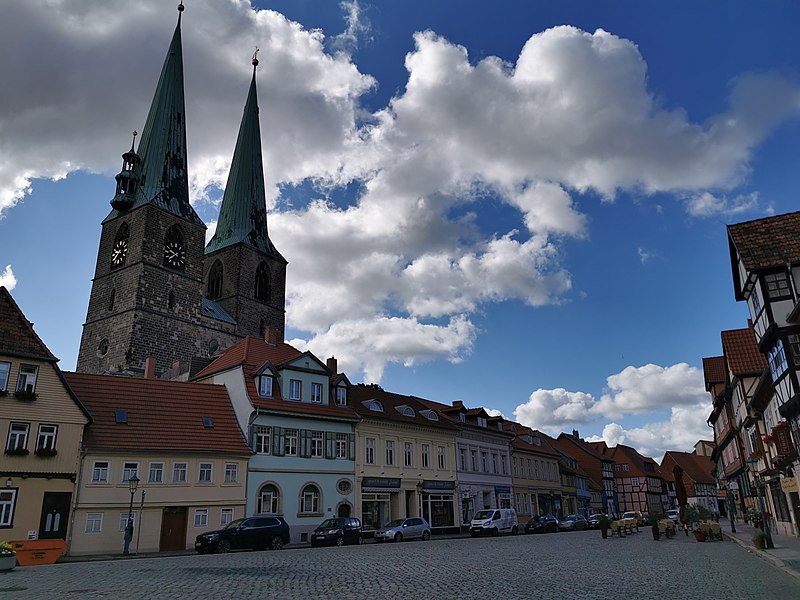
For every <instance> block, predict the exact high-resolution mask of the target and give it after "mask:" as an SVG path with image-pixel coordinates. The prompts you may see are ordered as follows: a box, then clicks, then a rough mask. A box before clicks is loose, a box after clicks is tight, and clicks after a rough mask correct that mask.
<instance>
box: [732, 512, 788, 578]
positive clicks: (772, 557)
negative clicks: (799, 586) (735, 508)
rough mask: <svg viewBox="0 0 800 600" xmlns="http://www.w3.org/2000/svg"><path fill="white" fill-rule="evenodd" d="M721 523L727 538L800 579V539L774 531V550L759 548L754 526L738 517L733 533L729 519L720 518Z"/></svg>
mask: <svg viewBox="0 0 800 600" xmlns="http://www.w3.org/2000/svg"><path fill="white" fill-rule="evenodd" d="M719 524H720V526H721V527H722V534H723V535H724V536H725V537H726V538H728V539H730V540H731V541H734V542H736V543H737V544H739V545H740V546H742V547H743V548H746V549H747V551H748V552H752V553H753V554H756V555H757V556H760V557H761V558H763V559H764V560H766V561H768V562H771V563H772V564H773V565H775V566H776V567H778V568H779V569H781V570H782V571H785V572H786V573H788V574H789V575H792V576H793V577H795V578H797V579H799V580H800V539H798V538H796V537H790V536H786V535H775V534H774V533H773V534H772V543H773V545H774V546H775V548H773V549H772V550H757V549H756V547H755V546H753V542H752V537H753V531H754V528H753V527H750V526H749V525H747V524H746V523H744V522H743V521H739V520H738V519H737V520H736V533H732V532H731V524H730V522H729V521H728V519H725V518H720V520H719Z"/></svg>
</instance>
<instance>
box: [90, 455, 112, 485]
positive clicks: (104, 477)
mask: <svg viewBox="0 0 800 600" xmlns="http://www.w3.org/2000/svg"><path fill="white" fill-rule="evenodd" d="M92 483H108V461H107V460H96V461H94V464H93V465H92Z"/></svg>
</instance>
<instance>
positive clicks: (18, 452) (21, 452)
mask: <svg viewBox="0 0 800 600" xmlns="http://www.w3.org/2000/svg"><path fill="white" fill-rule="evenodd" d="M6 454H8V455H9V456H28V454H30V451H29V450H28V449H27V448H6Z"/></svg>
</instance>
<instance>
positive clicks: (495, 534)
mask: <svg viewBox="0 0 800 600" xmlns="http://www.w3.org/2000/svg"><path fill="white" fill-rule="evenodd" d="M498 535H500V532H499V531H497V527H495V528H494V529H492V537H497V536H498Z"/></svg>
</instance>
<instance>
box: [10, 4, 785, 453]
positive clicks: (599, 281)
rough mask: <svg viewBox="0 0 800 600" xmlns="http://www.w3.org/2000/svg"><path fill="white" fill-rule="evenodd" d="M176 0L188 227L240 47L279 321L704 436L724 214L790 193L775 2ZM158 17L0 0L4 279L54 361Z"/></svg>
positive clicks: (345, 356) (415, 385)
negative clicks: (282, 283)
mask: <svg viewBox="0 0 800 600" xmlns="http://www.w3.org/2000/svg"><path fill="white" fill-rule="evenodd" d="M186 4H187V9H186V11H185V13H184V20H183V40H184V61H185V67H186V69H185V71H186V73H185V77H186V92H187V125H188V144H189V148H188V152H189V161H190V165H189V167H190V171H191V173H192V181H191V185H192V195H193V203H194V205H195V208H196V210H197V211H198V213H199V214H200V216H201V217H202V218H203V219H204V220H205V221H206V223H207V224H208V225H209V232H212V231H213V228H214V226H215V220H216V214H217V211H218V202H219V199H220V198H221V186H223V185H224V183H225V177H226V174H227V167H228V163H229V161H230V155H231V153H232V149H233V144H234V142H235V139H236V129H237V127H238V123H239V119H240V117H241V110H242V106H243V104H244V99H245V95H246V91H247V85H248V83H249V71H250V68H251V67H250V56H251V54H252V52H253V48H254V47H255V46H258V47H260V48H261V51H260V54H259V58H260V59H261V64H260V66H259V72H258V85H259V101H260V106H261V128H262V143H263V146H264V156H265V172H266V177H267V185H268V188H269V190H270V191H269V193H268V208H269V211H270V213H269V224H270V235H271V237H272V239H273V241H274V242H275V244H276V246H277V247H278V248H279V250H280V251H281V253H282V254H283V255H284V256H286V257H287V259H288V260H289V271H288V287H289V298H288V304H287V320H288V325H289V328H288V331H287V340H289V341H291V342H292V343H294V344H295V345H297V346H298V347H300V348H303V349H305V348H308V349H310V350H312V351H313V352H315V353H316V354H317V355H319V356H320V357H321V358H325V357H327V356H330V355H332V354H333V355H336V356H337V358H338V359H339V364H340V366H341V367H343V368H344V369H345V370H346V371H347V373H348V375H350V378H351V380H352V381H355V382H358V381H380V383H381V385H383V386H384V387H385V388H386V389H389V390H392V391H395V392H399V393H408V394H415V395H419V396H424V397H428V398H431V399H434V400H438V401H442V402H451V401H453V400H456V399H460V400H463V401H464V402H465V403H466V404H467V405H469V406H478V405H482V406H486V407H487V408H492V409H495V410H499V411H501V412H502V413H503V414H504V415H505V416H506V417H509V418H517V419H518V420H520V421H522V422H525V423H526V424H529V425H531V426H534V427H539V428H541V429H543V430H545V431H547V432H548V433H557V432H558V431H561V430H566V431H570V430H571V429H572V428H575V429H578V430H579V431H580V432H581V434H582V435H583V436H585V437H594V438H600V437H602V438H603V439H605V440H606V441H607V442H609V443H611V444H614V443H619V442H621V443H627V444H630V445H632V446H634V447H637V448H639V449H640V450H642V451H644V452H646V453H649V454H651V455H654V456H656V457H658V456H660V454H661V453H663V451H664V450H666V449H678V450H686V449H690V448H691V446H692V444H693V443H694V442H695V441H696V440H697V439H699V438H700V437H707V438H708V437H710V436H711V433H710V430H709V429H708V428H707V427H706V424H705V418H706V417H707V415H708V412H709V397H708V395H707V394H706V393H705V392H704V390H703V386H702V371H701V359H702V358H703V357H704V356H714V355H718V354H720V353H721V348H720V331H721V330H724V329H735V328H739V327H743V326H745V324H746V311H745V307H744V306H741V305H738V304H737V303H736V302H735V301H734V298H733V292H732V286H731V274H730V266H729V259H728V249H727V239H726V231H725V225H726V224H728V223H734V222H740V221H746V220H751V219H755V218H760V217H763V216H766V215H769V214H778V213H783V212H789V211H792V210H796V209H797V201H796V190H797V189H798V187H800V169H798V168H797V164H798V159H800V150H799V146H798V143H797V140H798V139H800V135H799V134H800V120H799V119H798V116H799V115H800V100H799V98H800V94H799V92H798V90H799V89H800V87H798V62H800V40H799V39H798V38H797V36H796V29H797V27H798V26H799V25H800V7H799V6H798V4H797V3H794V2H788V1H786V2H780V1H770V2H763V3H758V4H757V5H756V4H755V3H752V2H745V1H735V2H726V3H724V4H723V3H697V2H670V3H642V2H634V1H631V2H618V1H615V2H599V1H587V2H568V1H565V2H540V1H531V2H525V3H521V2H510V1H507V2H503V1H499V2H492V3H487V2H477V1H468V0H458V1H456V0H439V1H437V2H423V1H417V0H406V1H404V2H372V3H370V2H365V1H361V2H359V3H355V2H343V3H336V2H319V1H311V0H300V1H298V0H283V1H274V2H268V1H264V2H261V1H259V2H255V3H254V5H253V6H251V5H249V4H248V3H247V2H211V1H210V0H189V1H188V2H187V3H186ZM175 18H176V12H175V11H174V6H173V3H171V2H163V1H160V0H143V1H141V2H137V3H129V2H122V1H115V2H105V3H101V4H99V5H98V3H96V2H90V1H88V0H86V1H83V0H72V1H70V2H66V1H64V2H59V1H56V2H52V3H49V4H48V6H46V7H44V6H42V7H40V6H38V5H36V4H35V3H24V2H21V1H20V2H11V3H3V5H2V6H0V39H4V40H5V41H6V48H7V51H6V52H4V53H2V54H0V74H2V76H3V80H4V85H3V89H2V90H0V282H3V284H4V285H6V286H7V287H9V288H11V290H12V294H13V295H14V297H15V299H16V300H17V302H18V303H19V304H20V306H21V308H22V309H23V311H24V312H25V313H26V315H27V316H28V318H29V319H30V320H32V321H33V322H34V324H35V327H36V330H37V332H38V333H39V334H40V336H41V337H42V338H43V340H44V341H45V343H46V344H47V345H48V346H49V347H50V349H51V350H52V351H53V352H54V353H55V354H56V356H58V357H60V358H61V366H62V368H64V369H66V370H71V369H73V368H74V366H75V360H76V355H77V351H78V346H79V341H80V334H81V326H82V323H83V320H84V318H85V316H86V307H87V303H88V297H89V291H90V287H91V278H92V275H93V272H94V264H95V260H96V253H97V244H98V240H99V233H100V221H101V220H102V219H103V218H104V217H105V215H106V214H107V212H108V210H109V206H108V202H109V200H110V199H111V196H112V195H113V189H114V183H113V176H114V174H116V172H117V171H118V169H119V166H120V158H119V155H120V154H121V153H122V152H123V151H125V150H126V149H127V144H128V143H129V139H130V137H129V135H130V131H131V130H132V129H139V130H140V129H141V127H142V124H143V122H144V118H145V115H146V111H147V108H148V105H149V102H150V99H151V97H152V94H153V90H154V88H155V82H156V80H157V77H158V71H159V68H160V64H161V62H162V61H163V57H164V53H165V51H166V47H167V44H168V42H169V36H170V33H171V30H172V28H173V27H174V24H175Z"/></svg>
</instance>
